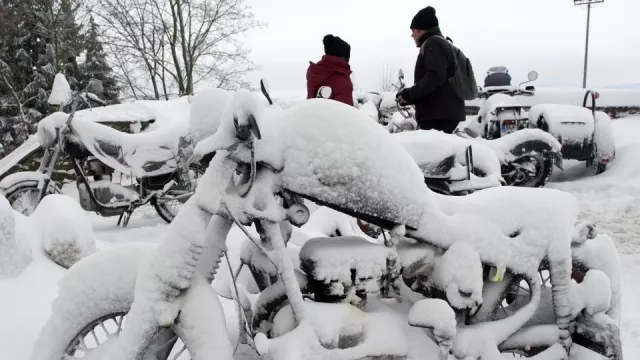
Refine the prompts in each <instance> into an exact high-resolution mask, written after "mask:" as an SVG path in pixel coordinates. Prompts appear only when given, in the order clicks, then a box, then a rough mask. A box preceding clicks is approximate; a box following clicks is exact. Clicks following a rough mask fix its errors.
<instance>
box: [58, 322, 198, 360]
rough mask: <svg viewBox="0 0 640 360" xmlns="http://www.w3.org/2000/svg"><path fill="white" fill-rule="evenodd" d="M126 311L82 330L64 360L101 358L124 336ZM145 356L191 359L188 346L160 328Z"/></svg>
mask: <svg viewBox="0 0 640 360" xmlns="http://www.w3.org/2000/svg"><path fill="white" fill-rule="evenodd" d="M126 317H127V313H126V312H117V313H110V314H105V315H104V316H101V317H99V318H97V319H95V320H94V321H91V322H90V323H89V324H87V326H85V327H84V328H83V329H82V330H80V331H79V332H78V334H77V335H76V336H75V337H74V339H73V340H72V341H71V343H70V344H69V346H68V347H67V349H66V350H65V354H64V357H63V359H64V360H75V359H96V360H98V359H101V358H102V356H103V355H104V354H105V353H106V351H107V349H108V348H109V346H110V345H111V344H113V342H114V341H116V339H117V338H118V336H119V335H120V332H121V331H122V329H123V327H124V325H125V323H126ZM142 358H143V359H148V358H152V359H157V360H190V359H191V355H190V353H189V350H188V349H187V346H186V345H185V344H184V342H182V340H181V339H180V338H179V336H178V335H176V333H175V332H174V331H173V330H172V329H171V328H160V329H158V332H157V333H156V335H155V336H154V337H153V339H151V341H150V342H149V344H148V346H147V349H146V351H145V354H144V356H143V357H142Z"/></svg>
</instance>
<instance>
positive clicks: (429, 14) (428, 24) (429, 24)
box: [411, 6, 440, 30]
mask: <svg viewBox="0 0 640 360" xmlns="http://www.w3.org/2000/svg"><path fill="white" fill-rule="evenodd" d="M436 26H440V25H439V23H438V18H437V17H436V9H434V8H432V7H431V6H427V7H426V8H424V9H422V10H420V11H418V13H417V14H416V16H414V17H413V20H411V29H416V30H429V29H431V28H433V27H436Z"/></svg>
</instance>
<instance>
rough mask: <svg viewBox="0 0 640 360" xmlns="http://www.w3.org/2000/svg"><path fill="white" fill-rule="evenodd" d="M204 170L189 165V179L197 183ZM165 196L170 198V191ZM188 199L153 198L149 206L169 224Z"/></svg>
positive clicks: (197, 166)
mask: <svg viewBox="0 0 640 360" xmlns="http://www.w3.org/2000/svg"><path fill="white" fill-rule="evenodd" d="M206 170H207V169H206V168H205V167H203V166H202V165H200V164H191V165H189V177H190V178H191V179H192V180H194V181H195V182H197V181H198V180H199V179H200V178H201V177H202V175H204V172H205V171H206ZM167 195H169V196H171V191H169V193H168V194H167ZM188 199H189V198H188V197H187V198H184V199H180V200H178V199H172V200H158V199H157V198H154V199H152V200H151V205H153V207H154V208H155V209H156V212H157V213H158V215H160V217H161V218H162V219H163V220H164V221H166V222H167V223H170V222H172V221H173V219H174V218H175V217H176V216H177V215H178V211H180V207H181V206H182V204H184V203H185V202H186V201H187V200H188Z"/></svg>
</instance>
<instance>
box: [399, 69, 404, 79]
mask: <svg viewBox="0 0 640 360" xmlns="http://www.w3.org/2000/svg"><path fill="white" fill-rule="evenodd" d="M398 79H400V80H402V79H404V71H402V69H400V70H398Z"/></svg>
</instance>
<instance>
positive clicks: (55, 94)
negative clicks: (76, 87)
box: [47, 73, 71, 106]
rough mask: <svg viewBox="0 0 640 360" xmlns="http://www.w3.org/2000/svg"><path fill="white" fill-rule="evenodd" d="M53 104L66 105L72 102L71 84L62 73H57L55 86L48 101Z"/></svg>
mask: <svg viewBox="0 0 640 360" xmlns="http://www.w3.org/2000/svg"><path fill="white" fill-rule="evenodd" d="M47 102H48V103H49V104H51V105H60V106H64V105H67V104H68V103H69V102H71V86H69V83H68V82H67V79H66V78H65V77H64V75H62V74H61V73H57V74H56V77H55V79H54V80H53V88H52V89H51V94H50V95H49V100H48V101H47Z"/></svg>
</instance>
